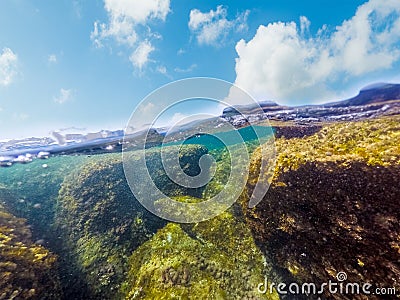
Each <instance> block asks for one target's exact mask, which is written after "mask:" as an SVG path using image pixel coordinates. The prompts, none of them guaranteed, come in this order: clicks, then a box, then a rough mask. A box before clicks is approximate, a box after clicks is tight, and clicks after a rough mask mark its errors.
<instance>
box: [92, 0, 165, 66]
mask: <svg viewBox="0 0 400 300" xmlns="http://www.w3.org/2000/svg"><path fill="white" fill-rule="evenodd" d="M104 8H105V10H106V11H107V13H108V22H107V23H101V22H99V21H96V22H95V23H94V29H93V31H92V33H91V35H90V38H91V39H92V41H93V43H94V44H95V45H96V46H97V47H103V45H104V42H106V41H107V40H110V39H113V40H115V41H116V42H117V44H119V45H125V46H127V47H128V48H129V49H132V50H134V49H135V50H134V52H133V53H132V54H131V57H130V58H132V55H133V54H134V53H135V52H138V53H139V52H140V51H141V52H140V53H139V54H142V57H141V58H138V61H137V60H136V59H133V64H134V65H137V66H140V68H141V67H142V66H144V65H145V63H146V62H147V60H148V54H150V52H152V51H153V50H154V48H153V46H151V43H150V39H151V38H155V39H158V38H159V37H160V35H159V34H157V33H153V32H152V31H151V29H150V26H149V24H148V23H149V22H151V21H155V20H159V21H165V19H166V17H167V15H168V13H169V12H170V0H146V1H143V0H104ZM146 51H147V52H146ZM146 53H147V55H146ZM140 59H146V61H143V60H140ZM130 60H131V61H132V59H130ZM136 61H137V63H136Z"/></svg>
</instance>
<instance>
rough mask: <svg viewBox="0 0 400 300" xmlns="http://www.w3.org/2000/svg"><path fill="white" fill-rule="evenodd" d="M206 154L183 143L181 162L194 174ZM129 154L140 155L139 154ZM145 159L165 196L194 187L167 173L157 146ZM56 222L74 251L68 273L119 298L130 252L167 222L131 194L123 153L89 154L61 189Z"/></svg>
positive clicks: (96, 292) (95, 293) (97, 293)
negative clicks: (188, 186)
mask: <svg viewBox="0 0 400 300" xmlns="http://www.w3.org/2000/svg"><path fill="white" fill-rule="evenodd" d="M167 150H168V148H167ZM174 150H176V148H174ZM205 153H207V149H206V148H204V147H201V146H195V145H190V146H183V147H181V151H180V154H181V156H180V158H181V160H180V163H181V166H180V167H182V168H183V169H184V170H185V172H188V173H189V174H196V172H198V168H199V166H198V161H199V158H200V157H201V156H202V155H203V154H205ZM167 154H168V153H167ZM127 155H128V157H129V159H136V158H137V156H138V155H141V153H138V152H132V153H128V154H127ZM146 163H147V165H148V169H149V172H150V174H151V175H152V178H153V180H154V182H155V183H156V185H157V186H159V187H160V188H162V190H163V192H164V193H165V194H166V195H185V194H190V193H191V192H193V191H191V190H188V189H186V188H181V187H180V186H178V185H176V184H175V183H173V182H172V181H171V180H170V179H169V178H168V176H167V175H166V174H165V172H164V171H163V169H162V164H161V157H160V153H159V149H157V148H154V149H148V150H147V151H146ZM199 191H201V190H197V191H194V192H193V193H194V194H196V193H198V192H199ZM56 223H57V226H58V228H59V229H60V232H62V236H63V240H64V247H65V251H64V252H66V253H70V257H69V258H68V261H70V264H71V266H72V267H71V270H70V272H75V273H76V274H78V277H80V278H82V279H83V281H85V282H86V283H87V289H88V291H89V296H87V297H92V298H96V297H100V298H102V299H119V297H120V296H119V290H120V289H119V287H120V284H121V282H122V281H123V280H124V279H125V275H126V272H127V268H128V265H127V259H128V257H129V256H130V254H131V253H132V252H133V251H134V250H135V249H136V248H137V247H139V246H140V245H141V244H142V243H143V242H145V241H146V240H148V239H149V238H151V236H152V235H153V234H154V233H155V232H156V231H157V230H158V229H159V228H162V227H163V226H164V225H165V224H166V222H165V221H164V220H162V219H160V218H158V217H157V216H155V215H153V214H151V213H150V212H149V211H147V210H146V209H145V208H144V207H143V206H142V205H141V204H140V203H139V202H138V201H137V200H136V198H135V197H134V195H133V194H132V192H131V190H130V188H129V186H128V184H127V182H126V179H125V176H124V170H123V164H122V158H121V155H120V154H107V155H98V156H95V157H91V158H90V159H89V160H88V161H87V162H86V163H85V164H84V165H83V166H81V167H80V168H78V169H76V170H75V171H74V172H73V173H72V174H71V175H69V176H67V177H66V178H65V180H64V182H63V184H62V187H61V190H60V192H59V199H58V205H57V209H56ZM71 288H72V289H74V287H71ZM75 289H77V288H76V287H75Z"/></svg>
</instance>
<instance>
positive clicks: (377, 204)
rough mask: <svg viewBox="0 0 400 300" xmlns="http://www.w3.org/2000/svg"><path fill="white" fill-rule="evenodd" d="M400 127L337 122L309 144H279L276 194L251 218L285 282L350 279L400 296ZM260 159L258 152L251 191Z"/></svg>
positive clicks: (384, 122) (386, 122)
mask: <svg viewBox="0 0 400 300" xmlns="http://www.w3.org/2000/svg"><path fill="white" fill-rule="evenodd" d="M399 121H400V118H399V117H391V118H382V119H374V120H365V121H360V122H353V123H335V124H330V125H326V126H324V127H323V128H322V129H321V130H320V131H319V132H318V133H316V134H314V135H311V136H308V137H304V138H293V139H284V138H280V139H277V140H276V146H277V152H278V156H277V166H276V168H275V173H274V177H273V179H272V182H271V185H270V189H269V191H268V193H267V194H266V196H265V197H264V199H263V201H262V202H261V203H260V204H258V206H256V207H255V208H254V209H253V210H246V211H245V212H246V217H247V220H248V222H249V224H250V227H251V229H252V231H253V234H254V237H255V240H256V242H257V244H258V245H259V246H260V248H261V249H262V250H263V251H265V253H266V255H267V257H268V259H269V260H271V262H272V264H273V267H274V269H275V271H276V272H278V273H280V275H281V276H282V278H281V279H282V280H286V282H287V281H288V280H289V281H290V280H293V281H297V282H299V283H304V282H314V283H316V284H317V285H321V284H322V283H324V282H328V281H329V280H333V281H334V280H336V275H337V273H339V272H345V273H346V274H347V278H348V279H347V281H348V282H356V283H364V282H368V283H371V284H372V285H373V286H378V287H395V288H396V289H397V290H399V289H400V282H399V281H398V279H399V278H400V251H399V249H400V247H399V245H400V211H399V209H398V207H399V201H400V200H399V199H400V127H399ZM260 159H261V156H260V152H259V151H256V152H255V153H254V155H253V164H252V167H251V170H252V172H251V178H250V179H249V182H248V186H247V188H248V189H249V190H251V189H252V186H253V185H254V183H255V182H256V180H257V178H258V175H257V172H256V167H257V162H258V161H259V160H260ZM325 296H326V297H330V298H332V299H353V298H352V297H353V296H354V295H344V294H326V295H325ZM315 297H317V296H315ZM363 297H364V296H363ZM369 297H370V298H368V299H378V298H377V296H373V295H370V296H369ZM360 299H364V298H360Z"/></svg>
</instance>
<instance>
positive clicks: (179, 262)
mask: <svg viewBox="0 0 400 300" xmlns="http://www.w3.org/2000/svg"><path fill="white" fill-rule="evenodd" d="M263 269H264V261H263V256H262V255H261V252H260V251H259V250H258V249H257V247H256V246H255V244H254V240H253V238H252V236H251V232H250V231H249V229H248V228H247V227H246V225H245V223H244V222H243V220H240V218H239V217H238V216H235V215H234V213H233V211H232V210H230V211H226V212H224V213H223V214H221V215H220V216H218V217H216V218H213V219H211V220H208V221H204V222H200V223H197V224H187V225H179V224H174V223H169V224H167V225H166V226H165V227H164V228H163V229H160V230H159V231H158V232H157V233H156V234H155V235H154V236H153V237H152V238H151V239H150V240H149V241H147V242H145V243H144V244H143V245H141V246H140V247H139V248H138V249H136V250H135V251H134V252H133V254H132V255H131V257H130V258H129V273H128V276H127V278H126V280H125V281H124V283H123V284H122V286H121V291H122V294H123V296H124V298H125V299H177V298H179V299H279V297H278V296H277V294H276V292H275V291H273V293H272V294H261V293H259V292H258V290H257V287H258V285H259V284H260V283H264V276H263Z"/></svg>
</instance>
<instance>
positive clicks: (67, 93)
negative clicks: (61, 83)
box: [53, 88, 74, 104]
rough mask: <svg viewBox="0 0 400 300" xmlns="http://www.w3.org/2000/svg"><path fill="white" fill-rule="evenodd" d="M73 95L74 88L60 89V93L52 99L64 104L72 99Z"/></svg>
mask: <svg viewBox="0 0 400 300" xmlns="http://www.w3.org/2000/svg"><path fill="white" fill-rule="evenodd" d="M73 96H74V90H72V89H63V88H62V89H60V93H59V95H58V96H56V97H54V98H53V100H54V102H56V103H59V104H64V103H65V102H68V101H70V100H71V99H72V97H73Z"/></svg>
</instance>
